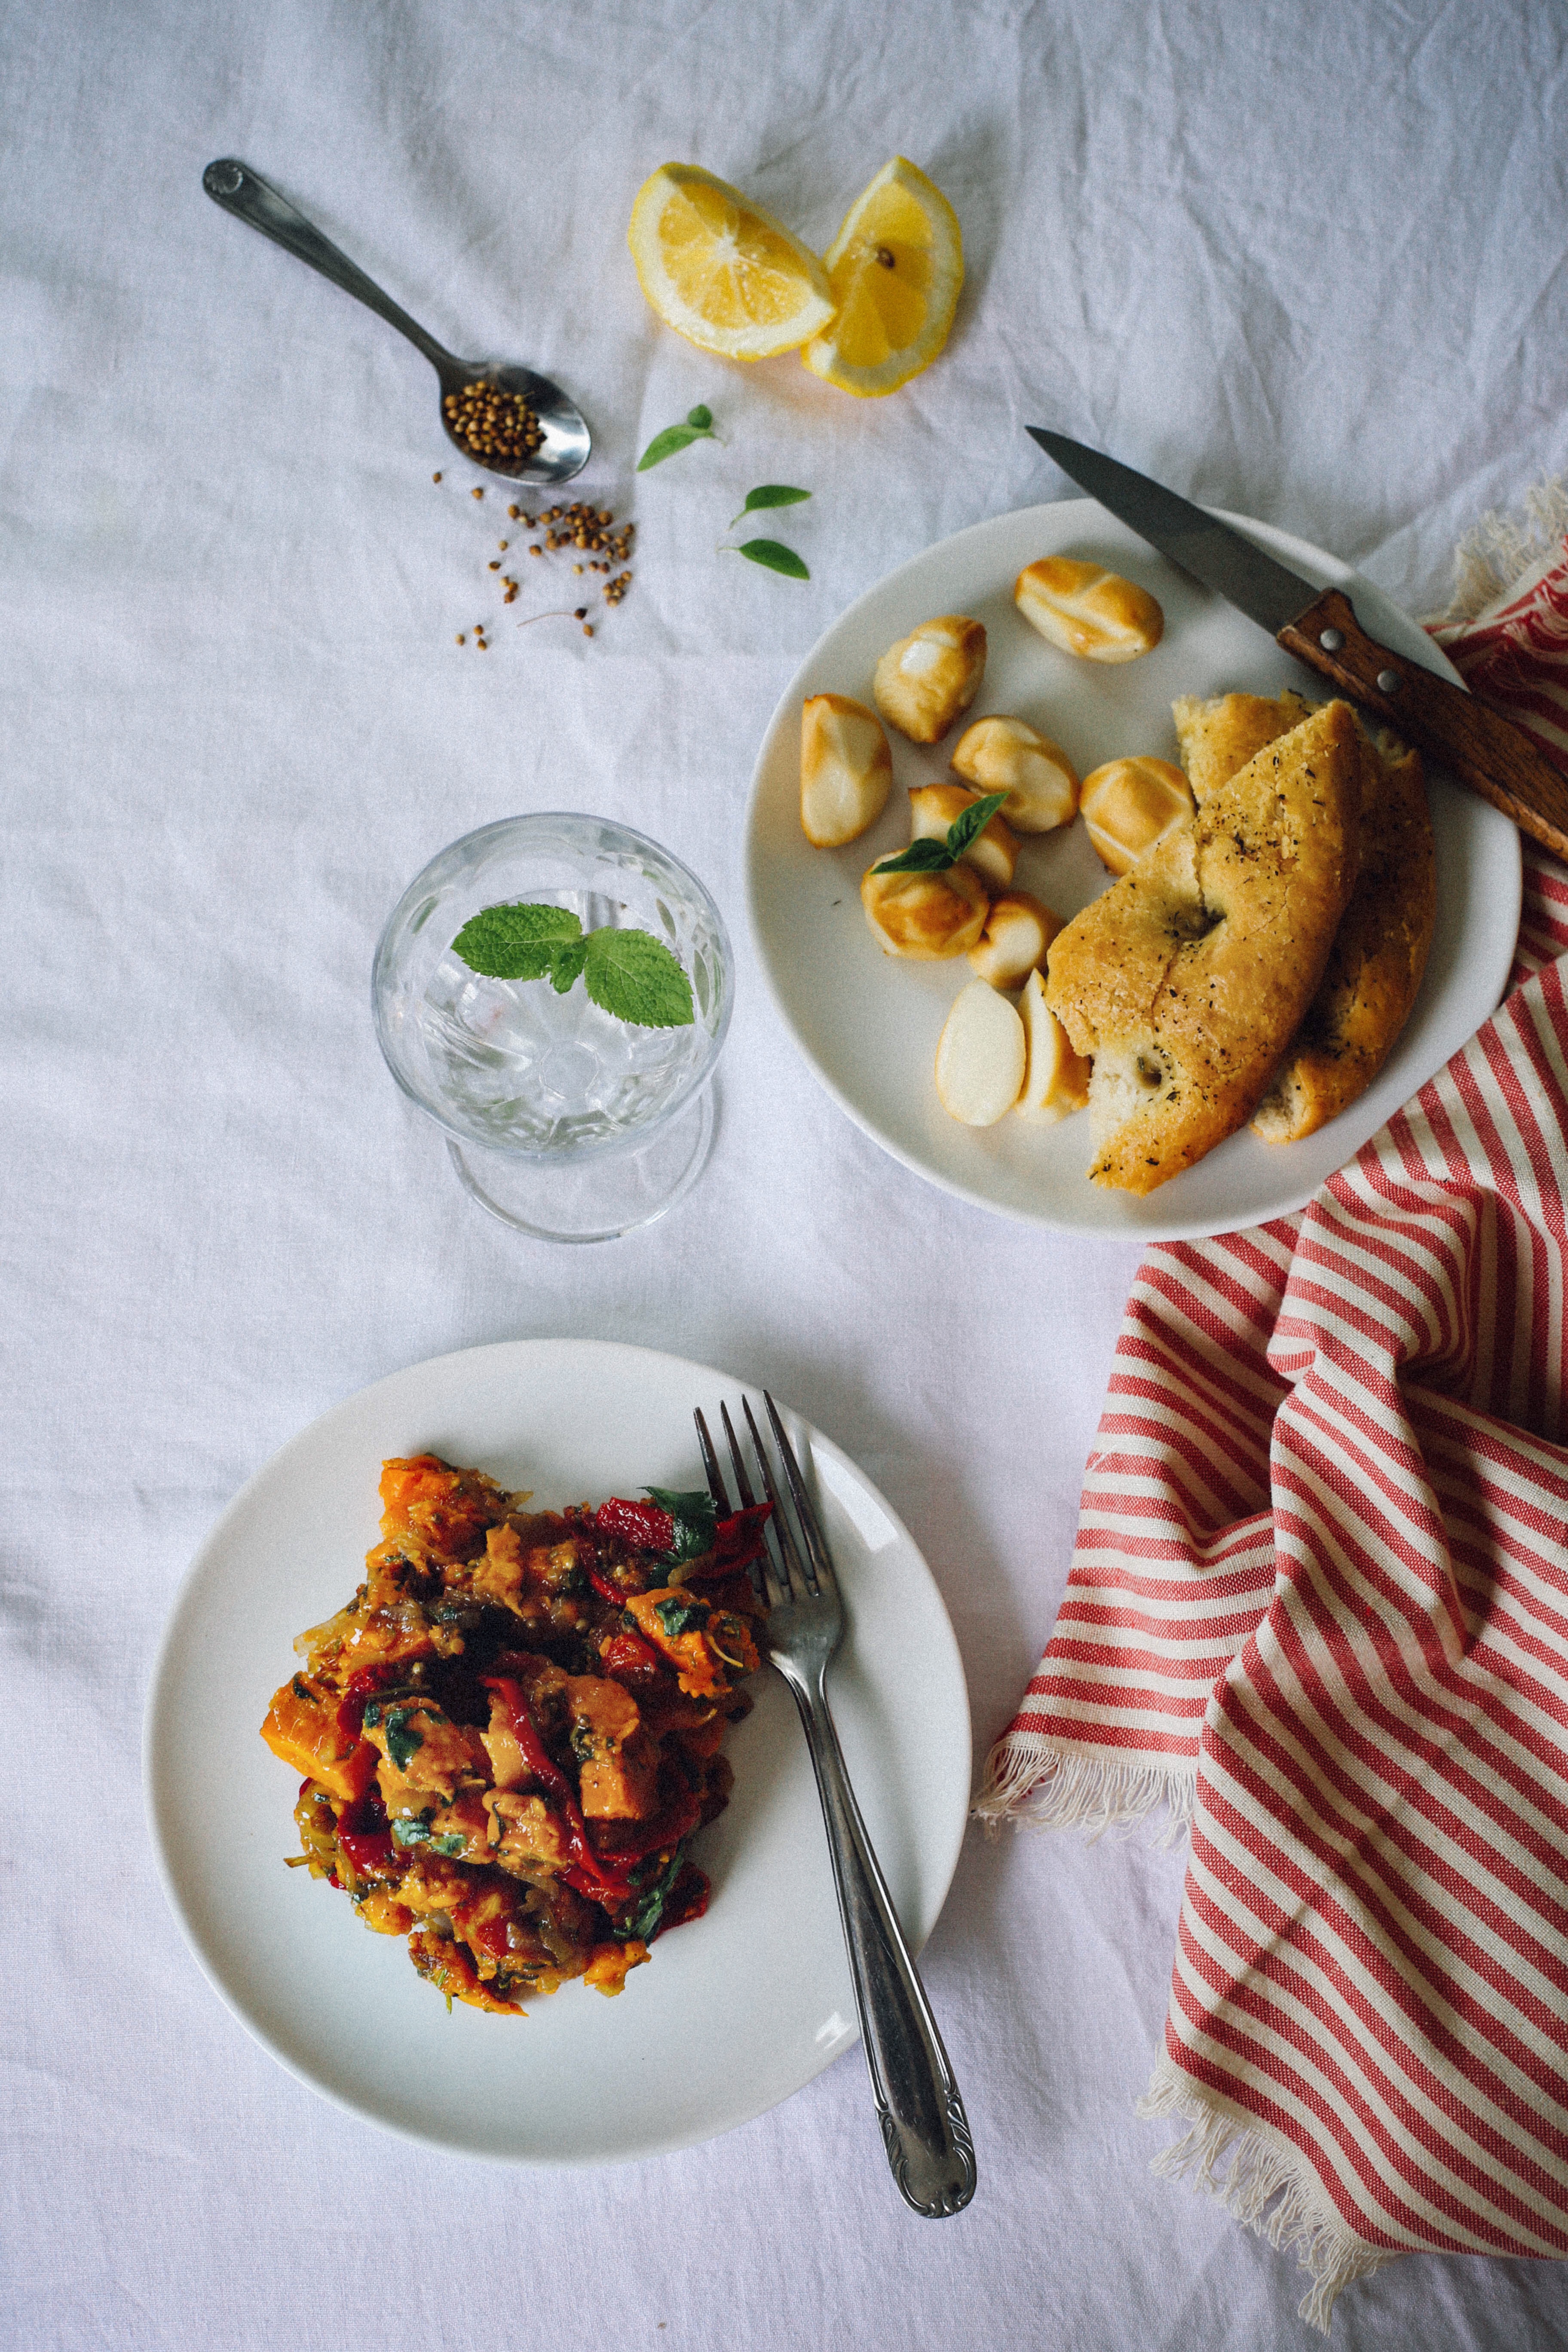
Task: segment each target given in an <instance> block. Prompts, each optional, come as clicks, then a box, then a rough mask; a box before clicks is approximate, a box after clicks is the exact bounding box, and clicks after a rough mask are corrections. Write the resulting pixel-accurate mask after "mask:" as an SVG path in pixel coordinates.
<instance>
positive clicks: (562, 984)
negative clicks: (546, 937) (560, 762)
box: [550, 940, 588, 996]
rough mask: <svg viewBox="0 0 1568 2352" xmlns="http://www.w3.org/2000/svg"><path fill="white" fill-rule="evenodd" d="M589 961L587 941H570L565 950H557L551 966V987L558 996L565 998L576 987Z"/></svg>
mask: <svg viewBox="0 0 1568 2352" xmlns="http://www.w3.org/2000/svg"><path fill="white" fill-rule="evenodd" d="M587 961H588V942H587V940H567V942H566V945H565V946H564V947H563V948H557V949H556V950H555V955H554V959H553V961H552V963H551V966H550V985H551V987H552V989H553V990H554V991H555V993H556V995H557V996H564V995H565V994H566V992H567V991H568V990H569V989H571V988H574V986H575V985H576V982H577V980H578V977H579V975H580V974H581V972H582V970H583V966H584V964H585V963H586V962H587Z"/></svg>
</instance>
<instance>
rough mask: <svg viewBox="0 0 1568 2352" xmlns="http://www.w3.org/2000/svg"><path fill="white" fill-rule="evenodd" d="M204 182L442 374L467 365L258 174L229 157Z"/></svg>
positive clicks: (229, 209)
mask: <svg viewBox="0 0 1568 2352" xmlns="http://www.w3.org/2000/svg"><path fill="white" fill-rule="evenodd" d="M202 185H203V187H204V188H205V190H206V192H207V194H208V195H209V196H210V197H211V198H212V200H213V202H214V204H215V205H222V206H223V208H224V210H225V212H226V213H233V214H234V215H235V217H236V219H237V220H242V221H247V222H248V223H249V224H250V226H251V227H252V228H256V229H259V230H260V231H261V234H262V236H269V237H271V238H272V240H273V242H274V243H275V244H277V245H280V246H281V247H283V249H284V251H285V252H286V253H291V254H292V255H293V256H294V258H295V259H296V260H297V261H308V262H309V263H310V267H311V268H312V269H319V270H320V271H321V275H322V277H323V278H331V281H332V284H333V285H334V286H341V287H342V289H343V292H344V293H345V294H352V295H353V297H354V299H355V300H356V301H359V302H363V304H364V306H365V308H366V310H374V312H375V314H376V316H377V318H380V319H384V320H386V323H387V325H388V326H389V327H395V328H396V329H397V331H398V333H399V334H400V335H406V336H407V338H408V340H409V341H410V342H411V343H412V344H413V345H414V347H415V349H416V351H421V352H424V354H425V356H426V359H427V360H428V361H429V362H430V364H431V365H432V367H434V368H437V369H438V370H440V371H441V372H442V373H446V371H447V369H451V368H457V369H460V368H461V367H462V365H463V362H461V360H458V359H454V357H453V355H452V353H451V352H447V351H443V350H442V348H441V345H440V344H439V343H438V342H437V341H436V339H435V337H434V336H433V335H427V334H426V331H425V330H424V328H423V327H422V326H420V324H419V322H418V320H416V319H411V318H410V317H409V315H408V313H407V311H406V310H399V309H398V307H397V304H396V303H395V301H394V300H393V299H392V297H391V296H390V295H389V294H384V293H383V292H382V290H381V289H380V287H379V286H378V285H377V284H376V283H375V281H374V278H367V277H366V276H365V274H364V271H363V269H360V268H356V266H355V265H354V263H353V262H352V261H351V260H350V259H349V257H348V255H347V254H346V253H340V252H339V251H338V248H337V247H336V246H335V245H333V244H332V243H331V239H330V238H328V237H324V236H322V235H321V230H320V229H319V228H316V227H314V226H312V224H311V223H310V221H308V220H307V219H306V218H305V215H304V214H303V213H299V212H296V211H295V209H294V207H293V205H291V204H289V202H288V201H287V200H286V199H285V198H284V197H282V196H280V195H279V193H278V191H277V189H276V188H274V187H271V186H269V185H268V183H267V181H265V180H264V179H263V178H262V177H261V175H260V173H258V172H253V171H251V169H250V168H249V166H248V165H247V164H245V163H237V162H236V161H235V159H234V158H233V156H231V155H225V156H222V157H220V158H219V160H218V161H217V162H216V163H209V164H208V165H207V167H206V170H205V172H204V173H202Z"/></svg>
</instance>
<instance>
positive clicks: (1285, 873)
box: [1046, 702, 1362, 1193]
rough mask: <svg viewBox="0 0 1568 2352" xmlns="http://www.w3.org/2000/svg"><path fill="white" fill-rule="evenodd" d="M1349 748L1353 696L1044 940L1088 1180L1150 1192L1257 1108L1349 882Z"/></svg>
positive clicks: (1203, 804)
mask: <svg viewBox="0 0 1568 2352" xmlns="http://www.w3.org/2000/svg"><path fill="white" fill-rule="evenodd" d="M1360 747H1361V737H1360V734H1359V732H1358V730H1357V728H1356V723H1355V719H1354V717H1353V715H1352V711H1351V709H1350V706H1349V705H1348V704H1347V703H1343V702H1331V703H1330V704H1329V705H1328V707H1327V709H1323V710H1320V711H1315V712H1313V713H1312V715H1311V716H1310V718H1308V719H1305V720H1304V721H1303V723H1302V724H1301V725H1300V726H1299V727H1297V728H1295V729H1294V730H1292V731H1291V732H1290V733H1289V734H1287V735H1284V736H1281V737H1280V738H1279V739H1278V740H1276V741H1274V742H1272V743H1269V744H1267V745H1266V746H1265V747H1264V749H1263V750H1261V751H1259V752H1258V754H1257V756H1256V758H1254V759H1252V760H1251V761H1248V763H1247V765H1246V766H1245V767H1244V768H1242V769H1241V770H1240V771H1239V772H1237V774H1235V775H1233V776H1231V777H1229V778H1228V779H1227V780H1226V781H1225V782H1221V783H1218V784H1216V785H1215V788H1214V789H1213V790H1212V791H1211V792H1209V793H1207V794H1206V796H1203V797H1200V798H1199V804H1198V809H1197V814H1196V815H1195V816H1194V819H1193V822H1192V823H1191V824H1187V825H1184V826H1182V827H1180V828H1179V829H1178V830H1177V831H1175V832H1173V833H1172V834H1169V835H1166V837H1165V839H1164V840H1163V841H1162V842H1160V843H1158V844H1157V845H1155V846H1154V848H1153V849H1152V850H1151V851H1150V852H1149V854H1148V856H1146V857H1145V858H1144V859H1143V860H1142V862H1141V863H1140V864H1139V866H1137V867H1136V868H1135V869H1134V871H1133V872H1132V873H1131V874H1126V875H1123V876H1122V877H1121V880H1120V881H1119V882H1116V883H1113V884H1112V886H1111V887H1110V889H1109V890H1107V891H1106V892H1104V894H1103V895H1102V896H1101V897H1100V898H1096V899H1095V900H1093V901H1092V903H1091V904H1090V905H1089V906H1088V907H1086V908H1084V910H1083V912H1082V913H1081V914H1080V915H1079V916H1077V917H1076V918H1075V919H1074V920H1073V921H1072V922H1070V923H1069V924H1068V927H1067V929H1065V930H1064V931H1062V932H1061V933H1059V935H1058V937H1057V939H1056V940H1053V941H1052V943H1051V947H1050V950H1049V952H1048V955H1047V971H1048V974H1049V977H1048V980H1047V987H1046V1001H1047V1004H1048V1005H1049V1007H1050V1009H1051V1011H1052V1012H1053V1013H1055V1014H1056V1015H1057V1017H1058V1020H1059V1021H1060V1022H1061V1024H1062V1026H1063V1027H1064V1028H1065V1029H1066V1031H1067V1033H1068V1039H1069V1040H1070V1042H1071V1044H1072V1046H1073V1048H1074V1050H1075V1052H1077V1053H1079V1054H1087V1055H1089V1056H1091V1058H1092V1060H1093V1063H1094V1071H1093V1076H1092V1077H1091V1079H1090V1081H1089V1129H1090V1134H1091V1137H1092V1139H1093V1144H1094V1151H1095V1158H1094V1162H1093V1165H1092V1166H1091V1167H1090V1169H1089V1175H1090V1177H1091V1178H1092V1180H1093V1181H1094V1182H1096V1183H1097V1184H1106V1185H1113V1186H1116V1187H1118V1188H1119V1189H1121V1191H1124V1192H1136V1193H1145V1192H1152V1191H1153V1190H1154V1188H1155V1187H1156V1185H1159V1184H1163V1183H1166V1182H1168V1181H1169V1180H1170V1179H1171V1178H1172V1177H1173V1176H1177V1175H1179V1174H1180V1173H1181V1171H1183V1169H1184V1168H1190V1167H1191V1166H1192V1165H1193V1163H1194V1160H1201V1159H1202V1158H1203V1156H1204V1154H1205V1152H1206V1151H1210V1150H1213V1148H1214V1146H1215V1144H1216V1143H1219V1142H1222V1141H1223V1140H1224V1139H1225V1138H1226V1136H1227V1135H1230V1134H1233V1133H1234V1132H1235V1130H1236V1129H1237V1128H1238V1127H1241V1126H1243V1125H1244V1124H1245V1123H1246V1121H1247V1119H1248V1118H1251V1116H1252V1114H1253V1112H1254V1110H1255V1109H1256V1108H1257V1107H1258V1101H1259V1099H1260V1098H1261V1097H1262V1095H1263V1093H1264V1090H1265V1088H1266V1087H1268V1082H1269V1080H1270V1078H1271V1077H1272V1076H1273V1074H1274V1071H1275V1069H1276V1068H1277V1066H1278V1065H1279V1058H1280V1055H1282V1053H1283V1052H1284V1050H1285V1047H1286V1045H1288V1044H1289V1040H1290V1038H1291V1036H1292V1035H1293V1034H1294V1033H1295V1031H1296V1029H1297V1027H1298V1025H1299V1024H1300V1020H1301V1017H1302V1014H1303V1013H1305V1011H1306V1009H1307V1006H1308V1005H1309V1003H1310V1002H1311V999H1312V996H1313V993H1314V992H1315V991H1316V989H1317V986H1318V982H1319V981H1320V980H1321V977H1322V973H1323V969H1324V966H1325V965H1326V963H1327V961H1328V959H1329V952H1330V950H1331V947H1332V944H1333V939H1334V933H1335V931H1336V930H1337V929H1338V928H1339V923H1340V919H1341V917H1342V914H1343V913H1344V910H1345V908H1346V906H1347V905H1348V903H1349V900H1350V897H1351V893H1352V890H1353V888H1354V887H1355V879H1356V863H1357V836H1358V831H1359V824H1360V814H1361V792H1362V770H1361V748H1360Z"/></svg>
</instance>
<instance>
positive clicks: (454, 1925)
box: [261, 1454, 767, 2015]
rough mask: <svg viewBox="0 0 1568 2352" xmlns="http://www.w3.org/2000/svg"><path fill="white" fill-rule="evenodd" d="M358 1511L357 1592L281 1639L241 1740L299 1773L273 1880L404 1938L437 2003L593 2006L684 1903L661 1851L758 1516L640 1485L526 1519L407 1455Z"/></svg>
mask: <svg viewBox="0 0 1568 2352" xmlns="http://www.w3.org/2000/svg"><path fill="white" fill-rule="evenodd" d="M381 1499H382V1502H383V1504H384V1517H383V1519H382V1524H381V1541H380V1542H379V1543H378V1544H377V1545H376V1547H375V1549H374V1551H373V1552H371V1554H370V1555H369V1558H368V1559H367V1560H366V1562H365V1579H364V1582H363V1584H362V1585H361V1586H360V1588H359V1590H358V1591H357V1592H356V1593H355V1594H354V1597H353V1601H350V1603H349V1605H348V1607H347V1608H346V1609H341V1610H340V1611H339V1612H338V1613H337V1615H336V1616H335V1617H331V1618H329V1619H328V1621H327V1622H326V1623H325V1624H323V1625H317V1626H315V1627H313V1628H312V1629H311V1631H310V1633H302V1634H301V1635H300V1638H299V1640H298V1641H297V1642H296V1643H295V1644H294V1646H295V1649H296V1650H297V1651H298V1652H299V1654H300V1657H301V1659H302V1661H303V1664H302V1666H301V1669H300V1672H299V1673H298V1674H296V1675H293V1676H292V1677H291V1678H290V1680H289V1681H288V1682H286V1683H285V1684H284V1685H283V1686H282V1688H281V1689H280V1690H279V1692H278V1693H277V1695H276V1696H275V1697H274V1698H273V1701H272V1705H271V1706H270V1707H269V1708H268V1713H267V1720H266V1722H265V1723H264V1724H263V1725H262V1727H261V1736H262V1738H263V1739H265V1740H266V1742H267V1744H268V1747H269V1748H271V1749H272V1751H273V1753H274V1755H276V1756H279V1757H281V1759H283V1761H284V1763H286V1764H288V1765H289V1767H290V1768H291V1769H293V1770H295V1771H297V1772H302V1773H303V1774H304V1776H305V1777H304V1780H302V1782H301V1783H300V1799H299V1802H298V1804H297V1805H296V1806H295V1808H294V1818H295V1820H296V1822H298V1823H299V1825H300V1838H301V1841H302V1843H303V1847H304V1851H303V1853H300V1854H297V1855H295V1856H294V1857H292V1862H291V1866H294V1867H300V1866H302V1867H304V1868H306V1869H308V1870H309V1871H310V1875H311V1876H312V1878H324V1879H326V1880H327V1882H328V1884H329V1885H332V1886H336V1887H340V1888H342V1891H343V1893H344V1894H346V1895H348V1896H349V1897H350V1899H351V1901H352V1902H353V1905H354V1906H355V1908H356V1909H357V1911H358V1912H359V1915H360V1917H361V1918H362V1919H363V1921H364V1923H365V1925H366V1927H374V1929H376V1931H377V1932H378V1934H381V1935H384V1936H406V1937H407V1938H408V1950H409V1956H410V1958H412V1960H413V1962H414V1965H415V1967H416V1969H418V1971H419V1973H420V1975H421V1976H423V1977H426V1978H427V1979H429V1981H430V1982H431V1983H432V1984H434V1985H436V1986H437V1988H438V1989H439V1990H441V1991H442V1992H444V1993H445V1994H446V1996H447V2005H448V2007H449V2006H450V2004H451V2003H452V2002H453V2001H454V2000H463V2001H468V2002H470V2003H471V2004H472V2005H473V2006H474V2007H475V2008H476V2009H488V2010H500V2011H504V2012H507V2013H508V2014H510V2015H521V2013H522V2000H523V1997H524V1996H525V1995H527V1994H529V1993H550V1992H553V1991H554V1990H555V1989H556V1987H557V1986H558V1985H560V1984H562V1983H563V1982H564V1980H565V1979H567V1978H568V1977H583V1978H584V1979H586V1981H587V1982H588V1983H589V1984H591V1985H594V1986H595V1987H596V1988H597V1989H598V1990H599V1991H601V1992H606V1993H615V1992H619V1991H620V1990H621V1988H622V1986H623V1985H624V1984H625V1982H626V1971H627V1969H633V1968H636V1967H637V1964H638V1962H639V1961H642V1960H646V1959H647V1958H648V1946H649V1944H650V1943H652V1941H653V1940H654V1938H655V1937H656V1936H660V1935H662V1934H663V1933H664V1932H665V1930H666V1929H667V1928H669V1927H680V1926H682V1925H683V1924H684V1923H685V1922H686V1921H687V1920H689V1919H697V1918H700V1916H701V1915H702V1913H703V1912H704V1911H705V1910H706V1909H707V1907H708V1894H709V1886H708V1881H707V1879H706V1878H705V1877H704V1876H703V1874H702V1873H701V1871H700V1870H699V1869H698V1868H697V1866H696V1864H694V1863H692V1862H690V1861H689V1859H688V1855H687V1848H688V1845H689V1842H690V1839H691V1837H692V1835H693V1833H694V1832H696V1831H697V1830H698V1829H700V1827H701V1826H702V1825H703V1823H704V1822H710V1821H712V1820H714V1819H715V1818H716V1816H717V1815H718V1814H719V1813H721V1811H723V1809H724V1806H725V1804H726V1802H727V1801H728V1795H729V1790H730V1785H731V1777H732V1776H731V1770H730V1767H729V1765H728V1763H727V1762H726V1761H725V1759H724V1758H723V1757H722V1756H721V1754H720V1752H719V1749H720V1743H721V1740H722V1738H723V1736H724V1726H725V1724H726V1722H731V1723H733V1722H736V1721H738V1720H739V1719H740V1717H742V1716H743V1715H745V1714H747V1713H749V1711H750V1708H751V1704H752V1703H751V1700H750V1699H749V1698H748V1697H747V1696H746V1695H745V1693H744V1692H743V1691H742V1690H741V1689H739V1688H738V1687H737V1684H738V1682H739V1680H740V1678H741V1677H742V1676H743V1675H749V1674H752V1673H754V1671H755V1670H756V1667H757V1664H758V1663H759V1661H758V1653H757V1639H756V1621H757V1617H758V1614H759V1611H760V1607H761V1604H760V1603H759V1601H757V1600H756V1598H755V1597H754V1595H753V1593H752V1583H751V1579H750V1577H749V1575H748V1574H747V1570H748V1568H749V1566H750V1564H751V1562H752V1560H753V1559H755V1558H756V1557H757V1554H758V1552H759V1551H760V1549H761V1548H762V1530H763V1521H764V1520H765V1519H766V1517H767V1506H766V1505H763V1506H761V1507H758V1508H756V1509H753V1510H745V1511H741V1512H737V1513H736V1514H735V1515H734V1516H733V1517H730V1518H719V1517H717V1516H716V1514H715V1511H714V1508H713V1506H712V1504H711V1503H710V1500H709V1498H708V1496H706V1495H703V1494H675V1493H669V1492H667V1491H665V1490H664V1489H662V1488H658V1487H651V1488H649V1489H648V1490H647V1498H646V1499H645V1500H643V1501H640V1502H626V1501H622V1500H619V1499H616V1500H612V1501H610V1502H607V1503H602V1504H601V1505H600V1506H599V1507H598V1509H597V1510H590V1509H589V1508H588V1507H586V1506H583V1507H579V1508H575V1509H572V1510H568V1511H562V1512H556V1511H542V1512H530V1511H528V1510H527V1509H526V1508H525V1505H526V1504H527V1502H528V1500H529V1497H528V1496H527V1495H509V1494H507V1493H505V1492H504V1491H503V1490H502V1489H501V1488H500V1486H497V1485H496V1484H495V1483H494V1481H493V1480H492V1479H489V1478H487V1477H486V1476H484V1475H483V1474H482V1473H481V1472H480V1471H478V1470H458V1469H454V1468H453V1467H452V1465H450V1464H449V1463H447V1462H442V1461H439V1460H438V1459H437V1456H436V1455H435V1454H418V1455H416V1456H415V1457H414V1458H413V1459H412V1460H410V1461H399V1462H388V1463H387V1464H386V1465H385V1468H384V1473H383V1475H382V1481H381Z"/></svg>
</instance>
